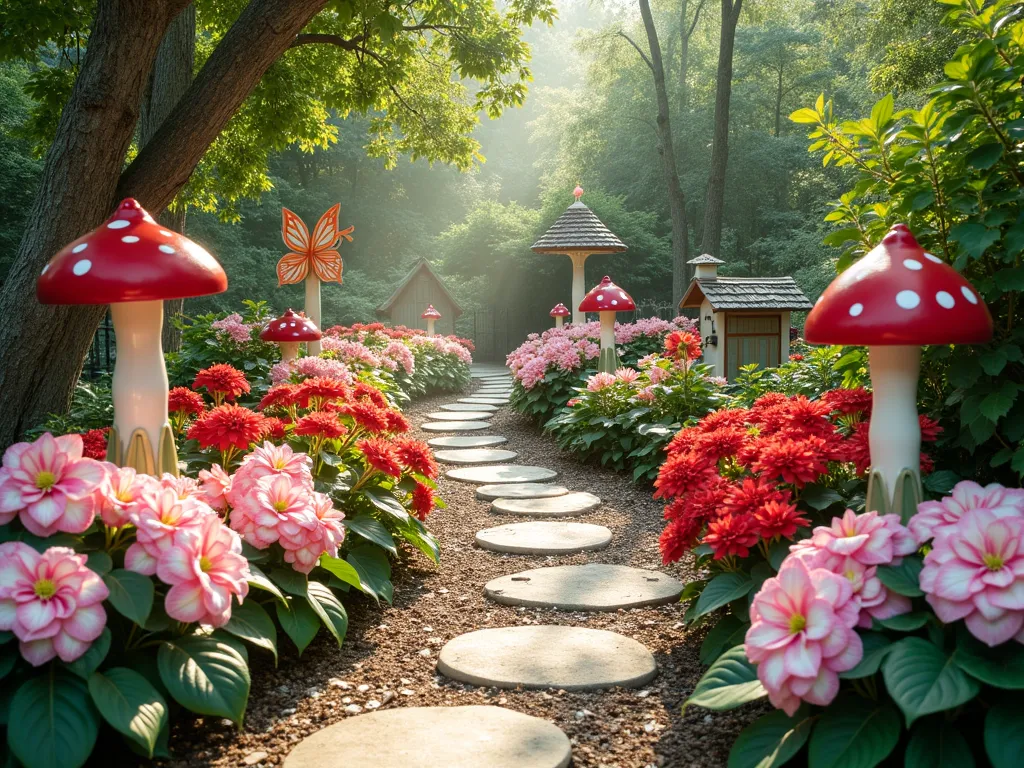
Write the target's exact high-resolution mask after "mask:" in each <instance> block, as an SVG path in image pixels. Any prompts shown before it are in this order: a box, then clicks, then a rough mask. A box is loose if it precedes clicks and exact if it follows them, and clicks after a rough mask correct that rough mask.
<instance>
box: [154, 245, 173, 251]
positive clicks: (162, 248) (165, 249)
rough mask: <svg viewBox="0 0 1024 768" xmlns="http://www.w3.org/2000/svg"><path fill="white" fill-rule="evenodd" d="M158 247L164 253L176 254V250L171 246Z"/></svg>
mask: <svg viewBox="0 0 1024 768" xmlns="http://www.w3.org/2000/svg"><path fill="white" fill-rule="evenodd" d="M157 247H158V248H159V249H160V250H161V251H163V252H164V253H174V249H173V248H172V247H171V246H169V245H159V246H157Z"/></svg>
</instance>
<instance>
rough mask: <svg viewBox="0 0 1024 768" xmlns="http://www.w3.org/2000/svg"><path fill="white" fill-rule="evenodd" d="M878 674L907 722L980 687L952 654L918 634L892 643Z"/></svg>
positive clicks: (954, 702)
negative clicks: (954, 659) (880, 673)
mask: <svg viewBox="0 0 1024 768" xmlns="http://www.w3.org/2000/svg"><path fill="white" fill-rule="evenodd" d="M882 675H883V676H884V678H885V685H886V688H888V689H889V695H891V696H892V698H893V701H895V702H896V704H897V706H899V708H900V709H901V710H903V714H904V715H906V718H907V725H908V726H909V725H911V724H912V723H913V722H914V721H915V720H916V719H917V718H919V717H922V716H924V715H930V714H932V713H933V712H941V711H943V710H946V709H953V708H954V707H957V706H959V705H961V704H964V703H966V702H968V701H970V700H971V699H973V698H974V697H975V696H977V695H978V691H979V690H981V686H980V685H978V683H977V682H976V681H975V680H974V679H973V678H971V677H969V676H968V675H966V674H965V673H964V671H963V670H962V669H960V667H959V666H957V664H956V663H955V662H954V661H953V658H952V656H949V655H947V654H946V653H945V652H943V651H942V650H941V649H939V648H938V647H936V646H935V645H933V644H932V643H930V642H928V641H927V640H923V639H922V638H919V637H907V638H904V639H902V640H900V641H899V642H898V643H896V644H895V645H893V647H892V648H891V649H890V650H889V653H888V655H887V656H886V659H885V661H884V662H883V664H882Z"/></svg>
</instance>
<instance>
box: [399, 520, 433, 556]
mask: <svg viewBox="0 0 1024 768" xmlns="http://www.w3.org/2000/svg"><path fill="white" fill-rule="evenodd" d="M399 533H401V535H402V538H403V539H405V540H406V541H407V542H409V543H410V544H412V545H413V546H414V547H416V549H418V550H419V551H420V552H422V553H423V554H424V555H426V556H427V557H429V558H430V559H431V560H432V561H434V562H435V563H440V561H441V545H440V543H439V542H438V540H437V537H436V536H435V535H434V534H432V533H431V532H430V531H428V530H427V529H426V528H425V527H424V526H423V525H422V524H421V523H420V521H419V520H415V519H412V518H410V520H409V523H408V524H406V525H403V526H402V527H401V528H400V529H399Z"/></svg>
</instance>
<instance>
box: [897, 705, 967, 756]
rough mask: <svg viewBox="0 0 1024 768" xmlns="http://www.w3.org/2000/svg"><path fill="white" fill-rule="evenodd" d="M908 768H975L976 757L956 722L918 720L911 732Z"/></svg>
mask: <svg viewBox="0 0 1024 768" xmlns="http://www.w3.org/2000/svg"><path fill="white" fill-rule="evenodd" d="M903 765H904V767H905V768H974V756H973V755H972V754H971V748H970V746H969V745H968V744H967V740H966V739H964V737H963V736H962V735H961V734H960V731H958V730H957V723H956V722H952V723H947V722H943V720H942V719H941V718H937V717H930V718H927V719H925V720H919V721H918V722H916V723H915V724H914V728H913V730H911V732H910V741H909V742H908V743H907V751H906V754H905V755H904V757H903Z"/></svg>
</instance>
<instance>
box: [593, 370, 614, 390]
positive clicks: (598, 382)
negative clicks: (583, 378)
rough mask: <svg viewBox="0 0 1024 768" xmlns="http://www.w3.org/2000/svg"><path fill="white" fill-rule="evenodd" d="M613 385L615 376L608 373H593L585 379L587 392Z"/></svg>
mask: <svg viewBox="0 0 1024 768" xmlns="http://www.w3.org/2000/svg"><path fill="white" fill-rule="evenodd" d="M614 385H615V377H614V376H613V375H612V374H610V373H595V374H594V375H593V376H591V377H590V378H589V379H587V391H588V392H600V391H601V390H602V389H608V387H611V386H614Z"/></svg>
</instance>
